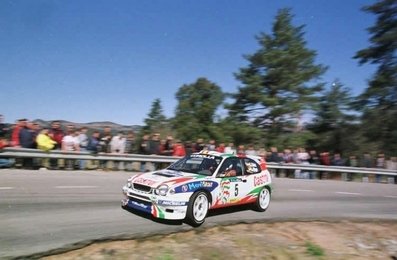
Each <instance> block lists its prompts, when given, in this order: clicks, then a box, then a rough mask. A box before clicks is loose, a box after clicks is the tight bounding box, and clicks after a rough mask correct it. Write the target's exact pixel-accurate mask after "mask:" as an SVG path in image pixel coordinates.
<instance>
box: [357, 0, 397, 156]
mask: <svg viewBox="0 0 397 260" xmlns="http://www.w3.org/2000/svg"><path fill="white" fill-rule="evenodd" d="M363 10H364V11H365V12H369V13H373V14H374V15H376V16H377V21H376V24H375V25H373V26H372V27H370V28H368V32H369V33H370V34H371V37H370V46H369V47H368V48H365V49H362V50H360V51H358V52H357V53H356V56H355V57H354V58H356V59H358V60H359V63H360V64H364V63H372V64H375V65H378V68H377V70H376V72H375V74H374V75H373V77H372V78H371V79H370V81H369V86H368V87H367V89H366V90H365V91H364V92H363V93H362V94H361V95H360V96H359V97H358V98H357V102H356V107H357V108H358V109H359V110H361V111H362V112H363V114H362V124H363V129H365V136H366V137H367V138H368V140H370V141H371V142H374V141H375V142H377V143H378V144H379V149H381V150H384V151H388V152H395V151H396V147H397V128H396V125H397V57H396V48H397V40H396V39H397V1H395V0H382V1H378V2H376V3H375V4H373V5H370V6H365V7H364V8H363Z"/></svg>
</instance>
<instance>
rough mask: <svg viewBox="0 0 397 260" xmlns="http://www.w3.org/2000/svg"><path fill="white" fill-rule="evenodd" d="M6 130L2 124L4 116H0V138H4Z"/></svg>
mask: <svg viewBox="0 0 397 260" xmlns="http://www.w3.org/2000/svg"><path fill="white" fill-rule="evenodd" d="M7 132H8V128H7V127H6V125H5V124H4V116H3V115H0V137H6V136H7Z"/></svg>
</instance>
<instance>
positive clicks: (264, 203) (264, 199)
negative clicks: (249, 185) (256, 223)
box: [254, 187, 271, 212]
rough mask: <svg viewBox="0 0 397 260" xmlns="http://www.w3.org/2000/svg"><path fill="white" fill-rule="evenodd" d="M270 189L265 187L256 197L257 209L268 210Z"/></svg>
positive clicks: (255, 206) (255, 205)
mask: <svg viewBox="0 0 397 260" xmlns="http://www.w3.org/2000/svg"><path fill="white" fill-rule="evenodd" d="M270 198H271V194H270V190H269V188H267V187H264V188H263V189H262V190H261V191H260V192H259V194H258V198H257V199H256V202H255V204H254V208H255V210H256V211H260V212H263V211H266V210H267V208H268V207H269V205H270Z"/></svg>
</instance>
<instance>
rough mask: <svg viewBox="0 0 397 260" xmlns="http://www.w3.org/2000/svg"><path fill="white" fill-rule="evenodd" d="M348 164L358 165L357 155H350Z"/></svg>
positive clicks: (351, 165)
mask: <svg viewBox="0 0 397 260" xmlns="http://www.w3.org/2000/svg"><path fill="white" fill-rule="evenodd" d="M346 165H347V166H350V167H358V160H357V157H356V156H355V155H350V156H349V160H348V161H347V163H346Z"/></svg>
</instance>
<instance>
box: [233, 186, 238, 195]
mask: <svg viewBox="0 0 397 260" xmlns="http://www.w3.org/2000/svg"><path fill="white" fill-rule="evenodd" d="M237 195H238V183H236V184H235V185H234V196H236V197H237Z"/></svg>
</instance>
